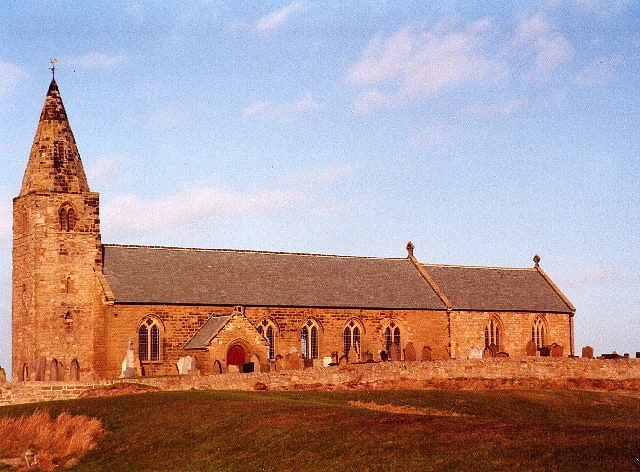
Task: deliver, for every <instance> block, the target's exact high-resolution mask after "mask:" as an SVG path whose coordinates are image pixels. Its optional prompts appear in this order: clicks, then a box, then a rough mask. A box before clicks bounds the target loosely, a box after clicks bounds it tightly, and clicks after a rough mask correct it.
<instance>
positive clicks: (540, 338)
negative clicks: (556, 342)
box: [531, 316, 546, 349]
mask: <svg viewBox="0 0 640 472" xmlns="http://www.w3.org/2000/svg"><path fill="white" fill-rule="evenodd" d="M545 334H546V328H545V325H544V320H543V319H542V317H540V316H538V317H537V318H536V319H535V321H534V322H533V325H532V326H531V339H532V340H533V341H534V342H535V343H536V347H537V348H538V349H540V348H541V347H542V346H544V345H545Z"/></svg>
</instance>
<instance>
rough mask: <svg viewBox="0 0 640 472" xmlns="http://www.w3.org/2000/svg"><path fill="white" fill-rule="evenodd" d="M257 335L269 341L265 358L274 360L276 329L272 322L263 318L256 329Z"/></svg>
mask: <svg viewBox="0 0 640 472" xmlns="http://www.w3.org/2000/svg"><path fill="white" fill-rule="evenodd" d="M256 329H257V330H258V333H260V334H261V335H262V336H264V337H265V338H266V340H267V341H269V351H268V352H267V358H269V359H275V358H276V333H277V328H276V326H275V324H274V323H273V321H271V320H269V319H267V318H265V319H264V320H262V322H260V324H259V325H258V327H257V328H256Z"/></svg>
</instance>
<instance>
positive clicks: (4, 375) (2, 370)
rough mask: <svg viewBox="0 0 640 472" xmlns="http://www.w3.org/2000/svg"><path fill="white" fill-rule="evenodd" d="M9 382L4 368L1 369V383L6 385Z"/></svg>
mask: <svg viewBox="0 0 640 472" xmlns="http://www.w3.org/2000/svg"><path fill="white" fill-rule="evenodd" d="M6 381H7V373H6V372H5V371H4V369H3V368H2V367H0V383H5V382H6Z"/></svg>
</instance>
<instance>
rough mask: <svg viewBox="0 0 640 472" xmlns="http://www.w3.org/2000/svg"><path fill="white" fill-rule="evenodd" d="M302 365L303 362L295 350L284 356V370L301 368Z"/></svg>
mask: <svg viewBox="0 0 640 472" xmlns="http://www.w3.org/2000/svg"><path fill="white" fill-rule="evenodd" d="M303 365H304V363H303V361H302V358H301V357H300V354H299V353H298V352H297V351H295V352H292V353H291V354H287V356H286V357H285V358H284V368H285V370H295V369H302V367H303Z"/></svg>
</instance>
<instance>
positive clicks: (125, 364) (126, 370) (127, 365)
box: [120, 339, 136, 379]
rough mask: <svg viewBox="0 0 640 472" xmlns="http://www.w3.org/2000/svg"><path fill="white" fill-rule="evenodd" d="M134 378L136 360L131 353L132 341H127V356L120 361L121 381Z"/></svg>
mask: <svg viewBox="0 0 640 472" xmlns="http://www.w3.org/2000/svg"><path fill="white" fill-rule="evenodd" d="M135 376H136V360H135V355H134V352H133V339H129V345H128V347H127V354H126V355H125V357H124V360H123V361H122V372H121V373H120V378H121V379H130V378H133V377H135Z"/></svg>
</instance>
